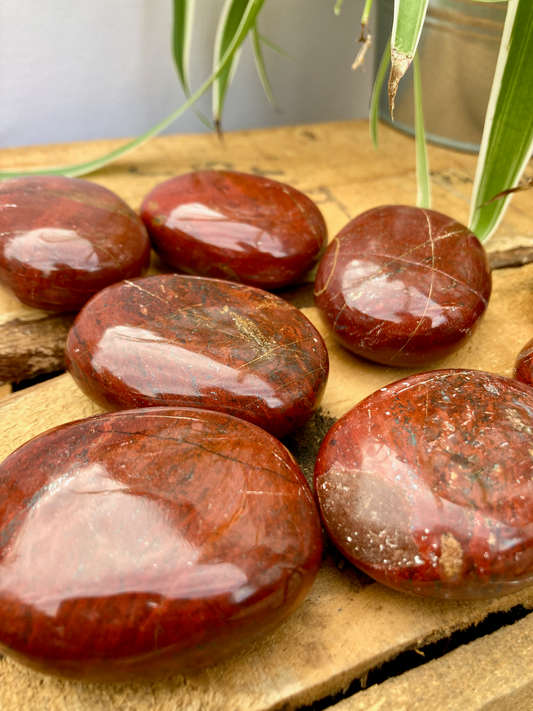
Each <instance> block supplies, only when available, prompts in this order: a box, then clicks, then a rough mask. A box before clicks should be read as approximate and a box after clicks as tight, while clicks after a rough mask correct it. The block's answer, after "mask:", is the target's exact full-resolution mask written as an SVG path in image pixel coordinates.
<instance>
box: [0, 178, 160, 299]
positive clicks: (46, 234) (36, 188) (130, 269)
mask: <svg viewBox="0 0 533 711" xmlns="http://www.w3.org/2000/svg"><path fill="white" fill-rule="evenodd" d="M149 260H150V240H149V238H148V234H147V232H146V229H145V227H144V225H143V223H142V222H141V220H140V219H139V218H138V217H137V215H135V213H134V212H133V210H130V208H129V207H128V206H127V205H126V203H124V202H123V201H122V200H121V199H120V198H119V197H117V195H115V194H114V193H112V192H111V191H110V190H107V189H106V188H103V187H101V186H100V185H95V184H94V183H89V182H88V181H85V180H76V179H75V178H62V177H52V176H39V177H33V178H15V179H13V180H6V181H4V182H2V183H0V281H1V282H2V283H3V284H4V285H5V286H7V287H8V288H9V289H10V290H11V291H12V292H13V293H14V294H15V296H16V297H17V298H18V299H20V301H22V302H23V303H24V304H27V305H28V306H33V307H35V308H39V309H46V310H48V311H78V310H79V309H80V308H81V307H82V306H83V304H85V303H86V302H87V301H88V300H89V299H90V298H91V296H93V294H96V292H98V291H100V289H103V288H104V287H105V286H108V285H109V284H113V283H114V282H116V281H120V280H121V279H129V278H131V277H136V276H140V275H141V274H142V272H143V270H144V269H145V268H147V267H148V263H149Z"/></svg>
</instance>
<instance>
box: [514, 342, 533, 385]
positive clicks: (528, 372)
mask: <svg viewBox="0 0 533 711" xmlns="http://www.w3.org/2000/svg"><path fill="white" fill-rule="evenodd" d="M513 375H514V377H515V378H516V379H517V380H520V381H521V382H522V383H525V384H526V385H533V338H532V339H531V340H530V341H528V342H527V343H526V345H525V346H524V347H523V348H522V350H521V351H520V353H519V354H518V356H517V359H516V362H515V365H514V373H513Z"/></svg>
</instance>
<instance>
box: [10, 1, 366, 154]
mask: <svg viewBox="0 0 533 711" xmlns="http://www.w3.org/2000/svg"><path fill="white" fill-rule="evenodd" d="M222 4H223V3H222V0H197V3H196V7H197V10H196V13H197V14H196V18H197V20H196V29H195V36H194V42H193V57H192V66H191V73H192V82H193V86H198V84H199V83H200V82H201V81H202V79H204V78H205V77H206V76H207V75H208V74H209V72H210V69H211V64H212V46H213V39H214V34H215V27H216V20H217V18H218V14H219V11H220V9H221V7H222ZM363 4H364V0H345V2H344V6H343V9H342V13H341V15H340V17H336V16H335V14H334V12H333V8H334V5H335V0H267V2H266V4H265V8H264V10H263V12H262V14H261V17H260V28H261V32H262V33H263V34H265V35H266V36H267V37H269V38H270V39H271V40H273V41H274V42H276V43H277V44H279V45H281V46H282V47H283V48H284V49H285V50H286V51H287V52H288V53H289V54H290V55H291V56H290V58H289V59H287V58H285V57H282V56H279V55H278V54H276V53H274V52H272V51H271V50H269V49H268V48H265V58H266V61H267V67H268V69H269V74H270V77H271V81H272V84H273V87H274V93H275V95H276V99H277V101H278V104H279V105H280V107H281V112H280V113H274V112H273V111H272V109H271V107H270V105H269V103H268V101H267V100H266V98H265V96H264V94H263V90H262V88H261V85H260V83H259V79H258V78H257V75H256V71H255V66H254V62H253V58H252V52H251V50H250V47H249V46H247V47H245V49H244V51H243V53H242V57H241V61H240V64H239V68H238V71H237V74H236V76H235V79H234V83H233V84H232V86H231V89H230V92H229V95H228V100H227V108H226V112H225V117H224V128H225V129H226V130H231V129H240V128H254V127H260V126H276V125H286V124H295V123H306V122H320V121H330V120H336V119H349V118H361V117H365V116H367V115H368V104H369V97H370V87H371V80H372V61H373V59H372V56H368V59H367V65H366V67H365V68H364V69H363V70H361V69H360V70H358V71H357V72H352V71H351V69H350V65H351V63H352V61H353V58H354V56H355V54H356V52H357V49H358V44H357V38H358V36H359V21H360V17H361V12H362V6H363ZM170 24H171V3H170V0H90V2H87V0H47V1H46V2H45V1H44V0H40V1H39V0H0V99H1V100H0V107H1V108H0V146H17V145H29V144H38V143H54V142H62V141H75V140H84V139H92V138H112V137H121V136H133V135H139V134H141V133H142V132H143V131H145V130H147V129H148V128H150V127H151V126H153V125H155V124H156V123H157V122H158V121H160V120H161V119H163V118H164V117H165V116H167V115H168V114H170V113H171V112H172V111H173V110H174V109H175V108H176V107H177V106H179V105H180V103H182V102H183V100H184V97H183V94H182V92H181V89H180V87H179V84H178V81H177V79H176V77H175V74H174V68H173V64H172V61H171V57H170ZM200 106H201V108H202V110H203V111H204V112H206V113H209V114H210V99H209V98H208V97H207V96H206V97H203V99H202V100H201V102H200ZM203 130H206V129H205V128H204V126H203V125H202V124H201V123H200V122H199V120H198V119H197V118H196V116H195V114H194V113H193V112H192V111H188V112H187V113H186V114H185V115H184V116H182V117H181V118H180V119H178V121H177V122H175V123H174V124H173V125H172V126H171V127H170V128H168V129H167V131H166V132H167V133H183V132H191V131H193V132H200V131H203Z"/></svg>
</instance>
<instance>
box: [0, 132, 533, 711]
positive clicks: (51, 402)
mask: <svg viewBox="0 0 533 711" xmlns="http://www.w3.org/2000/svg"><path fill="white" fill-rule="evenodd" d="M116 144H117V142H99V143H98V144H81V145H74V146H57V147H56V146H54V147H50V149H46V148H43V149H38V148H31V149H17V150H15V151H4V152H2V153H1V154H0V159H2V160H1V161H0V162H2V163H3V166H2V167H9V166H10V165H13V164H14V163H18V164H19V165H20V164H23V163H25V164H26V165H32V164H35V163H39V162H41V163H42V162H49V163H52V162H54V163H59V162H66V161H69V160H72V161H74V160H81V159H83V158H88V157H90V156H91V155H96V154H98V152H101V151H103V150H105V149H109V148H111V147H113V146H114V145H116ZM226 145H227V148H226V149H223V148H222V147H221V146H220V145H219V144H218V141H217V139H215V138H214V137H212V136H187V137H177V136H174V137H162V138H161V139H158V140H156V141H154V142H152V143H150V144H148V146H146V147H145V148H143V149H142V150H141V151H140V152H139V153H137V154H134V155H133V156H130V157H127V158H125V159H123V160H122V161H120V163H119V164H117V165H115V166H110V167H109V168H107V169H105V170H103V171H100V172H99V173H98V174H95V175H94V176H91V179H94V180H95V181H96V182H100V183H101V184H103V185H106V186H107V187H109V188H111V189H112V190H114V191H115V192H117V193H118V194H120V195H121V196H122V197H123V198H124V199H126V201H127V202H129V203H130V204H131V205H132V206H133V207H138V206H139V204H140V201H141V199H142V197H143V196H144V194H145V193H146V192H147V191H148V190H149V189H151V187H153V185H154V184H155V183H157V182H159V181H160V180H163V179H165V178H168V177H171V176H172V175H174V174H175V173H180V172H184V171H185V170H190V169H193V168H208V167H228V168H234V169H239V170H247V171H249V172H257V173H261V174H268V175H272V177H274V178H278V179H280V180H285V181H286V182H289V183H292V184H293V185H295V186H296V187H299V188H300V189H303V190H304V191H305V192H307V193H308V194H309V195H310V196H311V197H314V198H315V199H316V200H317V202H319V203H320V206H321V208H322V210H323V212H324V214H325V217H326V220H327V222H328V227H329V230H330V234H331V235H333V234H335V232H336V231H337V230H338V229H340V227H342V226H343V225H344V223H345V222H346V221H347V219H348V218H349V217H350V216H353V215H355V214H357V212H360V211H362V210H363V209H367V208H369V207H373V206H375V205H378V204H382V203H384V202H395V201H400V202H410V203H412V202H413V201H414V195H415V191H414V156H413V154H412V150H413V146H412V142H411V141H410V140H409V139H406V138H405V137H403V136H400V135H399V134H396V133H395V132H393V131H390V130H383V133H382V152H381V153H378V157H375V156H374V153H373V149H372V147H371V145H370V143H369V141H368V138H367V127H366V124H365V123H364V122H360V123H358V122H355V123H340V124H326V125H322V126H313V127H291V128H285V129H274V130H268V131H258V132H241V133H238V134H229V135H228V136H227V138H226ZM431 159H432V167H433V170H434V171H435V172H434V183H435V185H436V189H435V207H436V208H437V209H440V210H443V211H447V212H449V213H450V214H453V215H454V216H456V217H458V218H459V219H462V220H465V219H466V212H467V195H468V191H469V190H470V182H469V181H470V177H469V176H471V174H472V171H473V163H474V160H473V158H472V156H465V155H462V154H454V153H450V152H448V151H444V150H443V149H436V148H434V147H433V148H432V150H431ZM513 210H514V212H513ZM513 210H511V211H510V212H509V213H508V218H506V220H507V221H506V222H505V223H504V225H503V226H502V228H501V229H500V234H499V237H498V240H499V241H498V240H496V241H495V243H494V248H495V249H496V248H498V249H500V248H505V249H507V248H508V247H509V246H512V245H515V243H516V242H519V243H520V244H527V243H529V242H532V241H533V237H532V235H533V231H532V224H533V221H532V220H531V212H532V211H531V199H530V196H527V195H526V194H524V195H519V196H517V199H516V201H515V207H514V208H513ZM532 284H533V265H527V266H525V267H521V268H519V269H504V270H500V271H498V272H496V273H495V274H494V294H493V298H492V300H491V304H490V306H489V309H488V312H487V315H486V317H485V319H484V321H483V323H482V324H481V326H480V328H479V330H478V332H477V333H476V334H475V336H474V338H473V339H472V340H471V341H470V343H469V344H467V345H466V346H465V347H464V348H463V349H462V350H461V351H460V352H459V353H458V354H456V355H455V356H451V357H450V358H448V359H445V360H444V361H441V362H440V363H435V364H434V367H470V368H477V369H484V370H491V371H494V372H498V373H502V374H506V375H509V374H510V373H511V371H512V366H513V362H514V358H515V357H516V354H517V353H518V351H519V349H520V347H521V346H522V345H523V344H524V343H525V342H526V341H527V340H529V338H531V337H532V336H533V309H532V305H533V303H532V302H533V296H532V288H531V286H532ZM307 296H308V294H307V292H306V290H305V289H304V290H302V291H301V292H299V290H298V289H295V290H294V299H295V302H296V303H298V305H299V306H301V308H302V311H303V312H304V313H305V314H306V315H307V316H308V317H309V318H310V319H311V320H312V321H313V322H314V323H315V325H317V327H318V328H319V329H320V330H321V332H322V333H323V335H324V336H325V338H326V342H327V344H328V348H329V351H330V358H331V374H330V380H329V383H328V387H327V389H326V393H325V396H324V401H323V411H324V413H326V414H328V415H331V416H332V417H333V418H337V417H339V416H340V415H341V414H342V413H343V412H344V411H345V410H347V409H348V408H349V407H351V406H353V405H354V404H356V403H357V402H358V401H359V400H360V399H361V398H362V397H364V396H365V395H367V394H369V393H370V392H372V391H374V390H375V389H377V388H379V387H383V386H384V385H386V384H388V383H390V382H392V381H393V380H396V379H398V378H401V377H405V375H406V374H409V373H412V372H415V371H414V370H412V369H411V370H406V369H394V368H388V367H385V366H379V365H374V364H370V363H368V362H365V361H363V360H361V359H358V358H356V357H355V356H353V355H351V354H350V353H348V352H347V351H345V350H344V349H342V348H341V347H340V346H338V345H337V344H336V343H335V342H333V340H332V339H331V337H330V336H329V334H328V333H327V332H326V331H325V330H324V328H323V326H322V324H321V323H320V322H319V319H318V316H317V313H316V312H315V310H314V308H313V307H312V306H310V305H309V302H308V301H307V300H306V299H307ZM0 303H1V302H0ZM1 313H2V312H1V310H0V322H1ZM11 313H12V312H11ZM25 313H26V317H27V318H28V319H30V320H31V318H32V315H31V314H29V315H28V312H27V311H25ZM41 313H42V312H41ZM4 322H5V321H4ZM98 411H99V408H98V407H97V406H95V405H94V404H93V403H91V402H90V401H89V400H88V399H87V398H86V397H85V396H84V395H83V394H82V393H81V392H79V391H78V390H77V388H76V386H75V385H74V383H73V381H72V379H71V378H70V376H68V375H65V376H61V377H60V378H55V379H54V380H51V381H49V382H46V383H43V384H42V385H39V386H35V387H34V388H29V389H28V390H26V391H22V392H20V393H17V394H15V395H12V396H9V397H7V398H4V399H3V400H2V401H0V458H3V457H5V456H6V455H7V454H8V453H9V452H11V451H12V450H13V449H14V448H15V447H16V446H18V445H20V444H22V443H23V442H24V441H26V440H27V439H29V438H31V437H32V436H35V435H36V434H38V433H39V432H42V431H44V430H46V429H48V428H50V427H52V426H55V425H57V424H60V423H62V422H67V421H70V420H72V419H77V418H79V417H85V416H88V415H90V414H93V413H95V412H98ZM339 565H342V560H341V559H340V557H339V556H338V555H337V554H335V553H334V552H333V551H331V550H330V551H329V552H328V555H327V556H326V558H325V561H324V564H323V566H322V569H321V571H320V574H319V576H318V579H317V581H316V584H315V586H314V587H313V590H312V591H311V594H310V595H309V597H308V599H307V600H306V602H305V603H304V605H303V606H302V608H301V609H300V610H299V611H298V612H297V613H296V615H294V616H293V617H292V618H291V620H289V621H288V622H287V623H286V624H285V625H284V626H283V627H282V628H280V629H279V630H278V631H277V632H276V633H275V634H273V635H271V636H270V637H269V638H268V639H266V640H264V641H263V642H262V643H260V644H257V645H255V646H254V647H252V648H251V649H249V650H248V651H246V652H244V653H242V654H241V655H239V656H238V657H236V658H233V659H231V660H228V661H227V662H225V663H223V664H220V665H217V666H216V667H212V668H211V669H208V670H205V671H202V672H198V673H197V674H191V675H188V676H187V677H181V676H180V677H175V678H173V679H167V680H161V681H158V682H154V683H153V684H130V685H121V686H97V685H84V684H77V683H72V682H66V681H61V680H57V679H52V678H46V677H43V676H41V675H39V674H37V673H34V672H30V671H28V670H26V669H24V668H22V667H20V666H18V665H17V664H15V663H13V662H11V661H9V660H8V659H4V660H2V661H1V662H0V710H1V711H12V710H13V711H14V710H15V709H17V711H18V709H20V708H46V709H49V711H56V710H57V711H59V710H60V709H61V710H63V709H71V708H79V709H87V710H90V711H96V710H97V709H98V710H99V709H106V710H107V709H121V710H122V709H124V710H125V711H129V709H135V710H136V711H137V710H140V711H151V710H152V709H154V711H155V709H157V710H158V711H165V710H166V709H169V710H170V709H172V710H173V711H180V710H181V709H183V710H185V709H202V710H203V711H215V710H216V711H225V710H226V709H227V710H228V711H230V710H231V711H235V710H241V709H242V710H243V711H244V710H245V709H246V710H247V711H248V710H251V709H253V710H256V711H267V709H274V708H279V707H281V706H283V708H285V709H291V708H296V707H298V706H301V705H303V704H310V703H313V702H314V701H316V700H317V699H320V698H323V697H325V696H327V695H329V694H332V693H335V692H337V691H338V690H340V689H342V688H344V687H345V686H346V685H348V684H349V683H350V681H351V680H352V679H354V678H357V677H361V676H363V675H364V674H365V673H366V672H367V671H368V670H369V669H372V668H374V667H375V666H376V665H379V664H381V663H383V662H384V661H386V660H388V659H391V658H392V657H394V656H395V655H397V654H398V653H399V652H401V651H402V650H405V649H409V648H413V647H416V646H421V645H423V644H426V643H427V642H429V641H433V640H436V639H440V638H442V637H445V636H447V635H448V634H449V633H450V632H451V631H453V630H456V629H461V628H464V627H467V626H469V625H471V624H474V623H476V622H479V621H480V620H482V619H483V618H484V617H486V615H487V614H488V613H489V612H491V611H496V610H505V609H509V608H511V607H513V606H514V605H518V604H522V605H524V606H526V607H530V608H533V589H529V590H524V591H521V592H519V593H515V594H513V595H510V596H507V597H504V598H500V599H496V600H490V601H475V602H461V603H454V602H450V601H438V600H426V599H422V598H414V597H409V596H406V595H401V594H399V593H396V592H394V591H392V590H388V589H387V588H385V587H383V586H381V585H378V584H376V583H373V582H371V581H369V579H368V578H366V577H365V576H364V575H362V574H360V573H358V572H357V571H356V570H355V569H354V568H353V567H352V566H350V565H348V564H346V565H345V566H344V567H343V569H342V570H341V569H340V568H339Z"/></svg>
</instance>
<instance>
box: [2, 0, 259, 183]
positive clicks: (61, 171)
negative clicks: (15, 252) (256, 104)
mask: <svg viewBox="0 0 533 711" xmlns="http://www.w3.org/2000/svg"><path fill="white" fill-rule="evenodd" d="M264 2H265V0H251V1H250V2H249V3H248V7H247V10H246V13H245V14H244V15H243V17H242V20H241V22H240V25H239V29H238V31H237V32H236V33H235V35H234V36H233V39H232V41H231V43H230V44H229V45H228V48H227V50H226V52H225V53H224V55H223V56H222V57H221V59H220V61H219V62H218V64H217V66H216V68H215V70H214V71H213V72H212V74H211V75H210V76H209V77H208V78H207V79H206V80H205V81H204V83H203V84H202V85H201V86H200V87H199V88H198V89H197V90H196V91H195V92H194V94H192V95H191V97H190V99H187V101H186V102H185V103H184V104H182V105H181V106H180V107H179V108H177V109H176V111H174V112H173V113H171V114H170V116H167V118H166V119H163V121H161V122H160V123H158V124H157V125H156V126H154V127H153V128H151V129H150V130H149V131H146V133H143V134H142V136H139V137H138V138H135V139H134V140H133V141H129V142H128V143H126V144H124V145H123V146H121V147H120V148H117V149H115V150H114V151H111V152H110V153H106V154H105V155H103V156H100V157H98V158H95V159H94V160H91V161H86V162H84V163H76V164H74V165H65V166H53V167H51V168H36V169H34V170H25V171H8V170H4V171H0V180H4V179H6V178H16V177H18V176H21V175H66V176H67V177H72V178H73V177H77V176H79V175H87V173H92V172H93V171H95V170H98V169H99V168H103V167H104V166H106V165H108V164H109V163H112V162H113V161H114V160H116V159H117V158H121V157H122V156H125V155H126V154H128V153H131V151H133V150H135V149H136V148H138V147H139V146H140V145H142V144H143V143H146V141H148V140H150V138H152V137H153V136H156V135H157V134H158V133H160V132H161V131H162V130H163V129H165V128H166V127H167V126H169V125H170V124H171V123H173V122H174V121H175V120H176V119H177V118H179V117H180V116H181V115H182V114H183V113H185V111H187V109H189V108H190V107H191V106H192V105H193V104H194V102H195V101H197V100H198V99H199V98H200V96H202V95H203V94H205V92H206V91H207V90H208V89H209V87H210V86H211V85H212V84H213V82H214V81H215V80H216V78H217V77H218V76H219V74H220V72H221V71H223V70H224V68H225V67H226V66H227V64H228V63H229V62H230V61H231V59H232V58H233V56H234V54H235V51H236V49H237V48H238V47H239V46H240V45H241V44H242V42H243V41H244V39H245V38H246V36H247V34H248V32H249V31H250V27H251V26H252V25H253V23H254V22H255V18H256V17H257V15H258V13H259V11H260V10H261V8H262V6H263V4H264Z"/></svg>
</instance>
